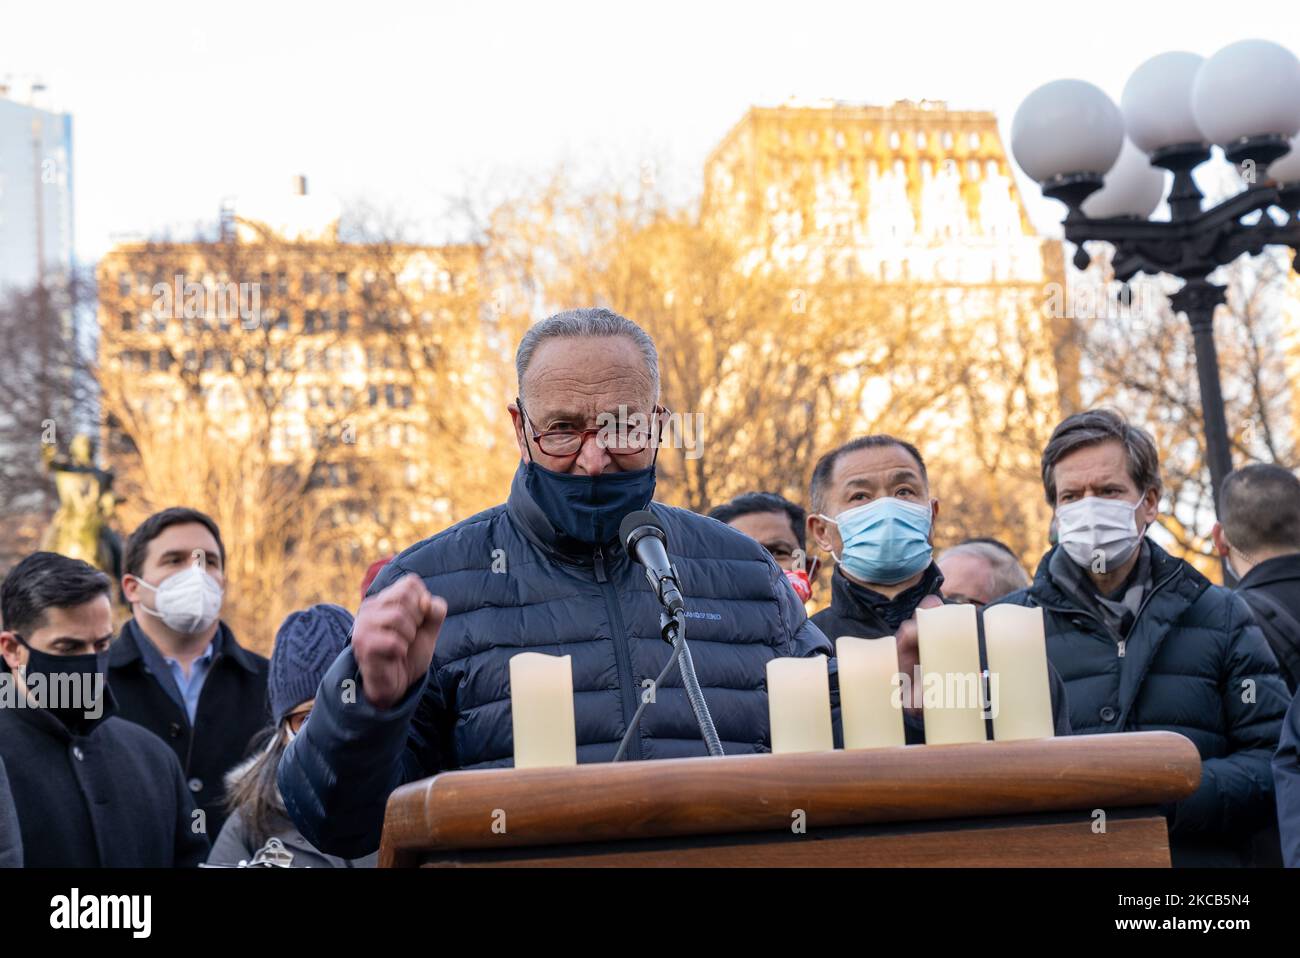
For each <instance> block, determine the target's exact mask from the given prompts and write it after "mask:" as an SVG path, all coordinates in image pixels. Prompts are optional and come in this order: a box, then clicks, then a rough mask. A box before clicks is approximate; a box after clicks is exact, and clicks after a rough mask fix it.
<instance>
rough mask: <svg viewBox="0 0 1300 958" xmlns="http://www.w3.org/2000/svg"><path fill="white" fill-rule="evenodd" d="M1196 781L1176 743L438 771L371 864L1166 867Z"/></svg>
mask: <svg viewBox="0 0 1300 958" xmlns="http://www.w3.org/2000/svg"><path fill="white" fill-rule="evenodd" d="M1200 777H1201V763H1200V758H1199V756H1198V754H1197V751H1196V747H1195V746H1194V745H1193V744H1192V743H1191V742H1190V741H1189V740H1188V739H1186V738H1184V737H1183V736H1181V735H1178V734H1176V733H1173V732H1134V733H1125V734H1115V735H1080V736H1068V737H1062V738H1052V739H1039V740H1034V741H1020V742H977V743H972V744H968V745H913V746H902V747H897V748H882V749H864V750H858V751H844V750H837V751H832V752H809V753H802V754H793V755H738V756H730V757H726V758H688V759H668V760H664V761H642V762H627V763H623V762H620V763H619V764H617V765H614V764H599V765H578V766H571V767H567V768H532V769H509V768H503V769H487V770H482V771H454V772H444V773H443V774H441V775H436V776H434V777H433V778H428V779H424V780H422V781H419V782H413V783H411V784H409V785H405V786H403V787H401V788H399V789H397V790H396V791H395V792H393V794H392V796H391V797H390V798H389V800H388V809H387V815H386V818H385V823H384V832H383V841H382V844H381V846H380V852H379V864H380V866H381V867H389V868H391V867H413V866H423V867H449V866H451V867H465V866H485V865H486V866H534V867H536V866H555V865H560V866H626V865H631V866H654V865H668V866H723V867H740V866H873V867H877V866H913V865H933V866H983V867H987V866H1013V865H1014V866H1067V865H1068V866H1104V867H1123V866H1161V867H1168V866H1169V841H1168V836H1167V833H1166V826H1165V819H1164V818H1163V816H1162V815H1161V814H1160V812H1159V808H1158V807H1159V806H1160V805H1162V804H1166V803H1172V802H1175V801H1177V800H1179V799H1181V798H1184V797H1185V796H1187V795H1189V794H1191V792H1192V791H1193V790H1195V788H1196V786H1197V783H1198V782H1199V781H1200ZM801 824H802V825H803V826H804V827H803V828H802V829H801V828H800V827H799V826H800V825H801Z"/></svg>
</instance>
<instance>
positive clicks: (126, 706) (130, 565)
mask: <svg viewBox="0 0 1300 958" xmlns="http://www.w3.org/2000/svg"><path fill="white" fill-rule="evenodd" d="M225 564H226V550H225V545H224V543H222V541H221V532H220V530H219V529H218V528H217V524H216V523H215V522H213V521H212V519H210V518H209V517H208V516H206V515H204V514H203V513H201V512H198V511H196V510H194V509H183V508H172V509H165V510H163V511H162V512H159V513H156V514H155V515H152V516H150V517H149V518H148V519H146V520H145V521H144V522H142V523H141V524H140V527H139V528H138V529H136V530H135V532H133V533H131V537H130V539H128V540H127V544H126V555H125V558H124V562H123V567H124V574H123V576H122V591H123V593H124V594H125V596H126V598H127V601H128V602H130V603H131V609H132V611H133V613H134V616H133V617H132V618H131V620H130V621H128V622H127V623H126V625H125V626H123V628H122V635H121V637H120V638H119V639H118V640H117V641H116V642H115V643H113V649H112V651H111V652H110V653H109V663H108V664H109V673H108V675H109V685H110V687H111V688H112V690H113V694H114V696H115V697H116V699H117V702H118V708H119V709H120V714H121V715H122V717H123V718H125V719H129V720H130V721H132V722H135V723H137V724H139V725H142V726H144V727H145V728H147V729H149V731H151V732H153V733H154V734H155V735H157V736H159V737H160V738H161V739H162V740H163V741H164V742H166V743H167V744H168V745H169V746H171V748H172V751H173V752H175V753H176V758H177V759H178V760H179V761H180V763H181V768H182V769H184V772H185V779H186V787H187V788H189V790H190V791H191V792H192V793H193V796H194V801H195V804H197V805H198V807H199V809H200V810H201V811H202V812H203V815H202V816H201V818H202V822H201V824H202V825H203V827H204V828H205V829H206V833H207V835H208V836H209V838H215V837H216V836H217V835H218V834H220V832H221V826H222V825H223V824H224V823H225V821H226V809H225V806H224V802H225V784H224V782H225V776H226V773H227V772H229V771H230V770H231V769H232V768H234V767H235V766H236V765H238V764H239V763H240V762H241V761H242V760H243V759H244V758H245V756H246V754H247V752H248V746H249V743H250V741H251V740H252V738H253V736H254V735H256V734H257V733H258V732H259V731H260V730H261V729H262V728H263V727H264V726H265V725H267V724H268V723H269V722H270V712H269V711H268V709H267V704H266V702H267V699H266V675H267V668H268V662H267V660H266V659H264V658H263V657H262V656H260V655H257V654H255V653H253V652H250V651H248V650H247V649H245V648H243V647H242V646H240V644H239V643H238V642H236V641H235V636H234V633H233V632H231V630H230V628H229V627H228V626H227V625H226V624H225V623H224V622H222V621H221V619H220V615H221V606H222V601H223V591H224V586H225Z"/></svg>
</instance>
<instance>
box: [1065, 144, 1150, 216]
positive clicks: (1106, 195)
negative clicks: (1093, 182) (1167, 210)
mask: <svg viewBox="0 0 1300 958" xmlns="http://www.w3.org/2000/svg"><path fill="white" fill-rule="evenodd" d="M1164 195H1165V171H1164V170H1162V169H1160V168H1159V167H1155V166H1152V165H1151V160H1150V158H1148V157H1147V155H1146V154H1145V153H1143V152H1142V151H1141V150H1139V149H1138V148H1137V147H1136V146H1134V145H1133V143H1132V141H1130V140H1125V141H1124V148H1123V149H1122V150H1120V154H1119V159H1118V160H1116V161H1115V165H1114V166H1113V167H1112V168H1111V171H1110V172H1109V173H1107V174H1106V182H1105V185H1103V186H1102V188H1101V189H1099V190H1098V191H1097V192H1096V193H1093V194H1092V195H1091V196H1089V197H1088V198H1087V199H1086V200H1084V201H1083V205H1082V209H1083V212H1084V213H1086V214H1087V215H1088V216H1091V217H1094V218H1101V217H1107V216H1136V217H1138V218H1139V219H1146V218H1147V217H1148V216H1150V215H1151V214H1152V213H1154V212H1155V209H1156V207H1157V206H1159V205H1160V200H1161V199H1162V198H1163V197H1164Z"/></svg>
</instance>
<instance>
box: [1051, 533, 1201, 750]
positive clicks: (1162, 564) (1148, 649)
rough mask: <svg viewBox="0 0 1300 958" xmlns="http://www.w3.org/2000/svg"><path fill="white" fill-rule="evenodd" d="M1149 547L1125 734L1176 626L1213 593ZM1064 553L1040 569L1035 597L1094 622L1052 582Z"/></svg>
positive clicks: (1131, 652)
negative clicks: (1150, 672) (1148, 572)
mask: <svg viewBox="0 0 1300 958" xmlns="http://www.w3.org/2000/svg"><path fill="white" fill-rule="evenodd" d="M1144 541H1145V544H1146V546H1147V548H1148V549H1149V550H1150V556H1151V588H1150V589H1149V590H1148V591H1147V594H1146V597H1145V599H1144V600H1143V603H1142V607H1141V609H1140V610H1139V612H1138V615H1137V617H1136V619H1135V621H1134V622H1133V626H1132V628H1131V629H1130V630H1129V634H1128V638H1127V639H1126V640H1125V649H1124V654H1125V658H1126V663H1125V666H1124V668H1123V669H1121V670H1120V688H1119V702H1120V720H1119V727H1120V728H1123V727H1124V723H1125V722H1126V721H1127V718H1128V713H1129V711H1130V710H1131V709H1132V708H1133V703H1134V702H1136V701H1137V696H1138V693H1139V692H1140V691H1141V689H1142V683H1143V681H1144V680H1145V679H1146V674H1147V671H1148V670H1149V669H1150V667H1151V663H1152V661H1153V660H1154V659H1155V656H1156V653H1157V652H1158V651H1159V649H1160V646H1161V644H1162V643H1163V642H1164V640H1165V638H1166V636H1168V634H1169V632H1170V630H1171V629H1172V628H1173V626H1174V623H1176V622H1177V621H1178V620H1179V619H1180V618H1181V617H1182V615H1183V613H1184V612H1186V611H1187V610H1188V608H1190V607H1191V605H1192V603H1193V602H1195V601H1196V600H1197V599H1198V598H1200V596H1201V593H1203V592H1204V591H1205V590H1206V589H1208V588H1209V587H1210V580H1209V579H1207V578H1205V576H1203V575H1201V574H1200V573H1199V572H1197V571H1196V570H1195V569H1194V568H1192V566H1191V565H1189V564H1188V563H1186V562H1184V561H1183V560H1182V559H1176V558H1174V557H1173V556H1171V555H1170V554H1169V553H1168V552H1166V551H1165V550H1164V549H1162V548H1160V546H1158V545H1156V544H1155V543H1154V542H1153V541H1151V540H1150V539H1146V540H1144ZM1060 548H1061V547H1060V546H1059V545H1058V546H1056V547H1055V548H1053V549H1052V550H1051V551H1050V552H1048V553H1047V555H1045V556H1043V559H1042V561H1041V562H1039V563H1038V571H1037V573H1036V574H1035V576H1034V584H1033V585H1032V586H1030V589H1029V593H1030V595H1031V596H1032V597H1033V598H1034V600H1035V602H1036V604H1038V605H1040V606H1042V607H1043V608H1045V609H1049V610H1052V611H1055V612H1059V613H1063V614H1065V615H1090V616H1091V615H1093V613H1092V612H1091V611H1090V610H1088V609H1085V608H1083V607H1082V605H1081V604H1080V602H1079V600H1078V599H1076V598H1074V597H1073V596H1071V595H1070V594H1069V593H1068V592H1067V591H1066V590H1065V589H1063V588H1061V585H1060V584H1059V583H1057V582H1056V581H1055V580H1054V579H1053V578H1052V573H1051V564H1052V557H1053V555H1054V554H1055V553H1056V552H1057V551H1058V550H1059V549H1060ZM1093 617H1094V618H1095V616H1093Z"/></svg>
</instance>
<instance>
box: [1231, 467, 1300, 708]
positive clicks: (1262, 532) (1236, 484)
mask: <svg viewBox="0 0 1300 958" xmlns="http://www.w3.org/2000/svg"><path fill="white" fill-rule="evenodd" d="M1214 545H1215V547H1216V549H1217V550H1218V553H1219V555H1221V556H1223V557H1224V558H1225V559H1227V561H1228V564H1229V566H1231V568H1232V570H1233V572H1234V573H1236V575H1237V576H1238V577H1239V579H1240V581H1239V582H1238V583H1237V594H1238V595H1240V596H1241V597H1242V598H1243V599H1245V600H1246V604H1247V605H1248V606H1250V611H1251V612H1252V613H1254V615H1255V621H1256V622H1258V623H1259V627H1260V629H1261V630H1263V632H1264V638H1266V639H1267V640H1268V644H1269V647H1270V648H1272V650H1273V654H1274V655H1275V656H1277V664H1278V666H1279V668H1280V669H1281V670H1282V678H1283V679H1285V680H1286V685H1287V688H1288V689H1289V690H1290V691H1291V693H1292V694H1295V690H1296V684H1297V683H1300V479H1297V478H1296V476H1295V473H1293V472H1291V471H1290V470H1289V469H1284V468H1282V467H1281V466H1274V465H1270V464H1266V463H1262V462H1261V463H1255V464H1253V465H1249V466H1243V467H1242V468H1240V469H1238V470H1236V471H1235V472H1232V473H1230V474H1229V475H1228V477H1227V478H1226V479H1224V480H1223V489H1222V490H1221V491H1220V492H1219V522H1218V523H1216V524H1215V526H1214Z"/></svg>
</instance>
